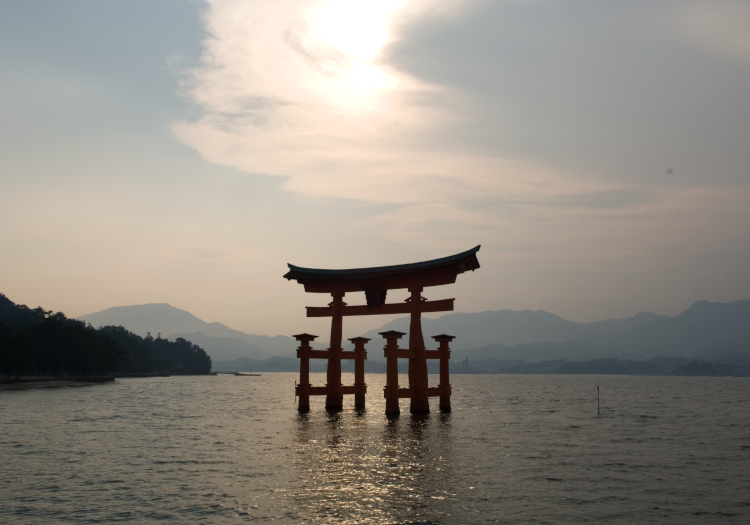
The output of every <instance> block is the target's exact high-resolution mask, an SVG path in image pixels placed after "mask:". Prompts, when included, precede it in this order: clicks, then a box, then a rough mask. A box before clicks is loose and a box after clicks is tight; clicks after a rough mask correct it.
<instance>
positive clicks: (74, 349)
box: [0, 294, 211, 376]
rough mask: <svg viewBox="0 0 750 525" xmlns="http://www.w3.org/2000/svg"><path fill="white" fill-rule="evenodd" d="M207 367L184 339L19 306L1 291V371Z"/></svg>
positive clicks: (189, 370) (194, 370) (188, 370)
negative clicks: (142, 335) (145, 334)
mask: <svg viewBox="0 0 750 525" xmlns="http://www.w3.org/2000/svg"><path fill="white" fill-rule="evenodd" d="M210 370H211V358H210V357H209V356H208V355H207V354H206V352H204V351H203V349H202V348H201V347H199V346H197V345H194V344H193V343H191V342H190V341H187V340H185V339H182V338H178V339H176V340H175V341H169V340H167V339H163V338H161V337H160V336H157V337H156V338H154V337H153V336H151V335H150V334H148V335H147V336H146V337H141V336H139V335H136V334H134V333H132V332H128V331H127V330H126V329H125V328H123V327H121V326H105V327H101V328H94V327H93V326H92V325H90V324H86V323H85V322H83V321H78V320H75V319H68V318H67V317H66V316H65V314H63V313H62V312H57V313H53V312H52V311H49V310H44V309H43V308H41V307H38V308H34V309H31V308H29V307H27V306H25V305H17V304H15V303H14V302H13V301H11V300H10V299H8V298H7V297H5V295H3V294H0V375H13V376H20V375H34V374H81V373H83V374H101V373H112V372H126V373H154V372H159V373H168V374H207V373H208V372H210Z"/></svg>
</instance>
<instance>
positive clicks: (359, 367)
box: [349, 337, 369, 408]
mask: <svg viewBox="0 0 750 525" xmlns="http://www.w3.org/2000/svg"><path fill="white" fill-rule="evenodd" d="M349 341H351V342H352V343H354V391H355V393H354V408H365V394H366V393H367V385H366V384H365V359H367V352H366V351H365V343H366V342H367V341H369V339H368V338H366V337H353V338H351V339H349Z"/></svg>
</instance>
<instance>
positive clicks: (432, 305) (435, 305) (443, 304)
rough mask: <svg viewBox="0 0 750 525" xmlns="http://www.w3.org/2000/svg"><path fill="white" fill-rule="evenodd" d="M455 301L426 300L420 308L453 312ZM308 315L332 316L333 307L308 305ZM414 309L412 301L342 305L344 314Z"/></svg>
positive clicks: (366, 313)
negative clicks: (376, 304) (369, 305)
mask: <svg viewBox="0 0 750 525" xmlns="http://www.w3.org/2000/svg"><path fill="white" fill-rule="evenodd" d="M453 301H455V299H441V300H439V301H424V302H423V303H420V305H419V310H420V311H421V312H422V313H425V312H452V311H453ZM305 308H307V317H332V316H333V308H332V307H331V306H306V307H305ZM411 311H412V306H411V303H393V304H381V305H380V306H373V307H372V308H370V307H368V306H367V305H357V306H343V307H341V315H342V316H351V315H382V314H409V313H411Z"/></svg>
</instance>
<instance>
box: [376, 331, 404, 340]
mask: <svg viewBox="0 0 750 525" xmlns="http://www.w3.org/2000/svg"><path fill="white" fill-rule="evenodd" d="M380 335H382V336H383V338H384V339H401V338H402V337H403V336H405V335H406V332H397V331H396V330H388V331H387V332H380Z"/></svg>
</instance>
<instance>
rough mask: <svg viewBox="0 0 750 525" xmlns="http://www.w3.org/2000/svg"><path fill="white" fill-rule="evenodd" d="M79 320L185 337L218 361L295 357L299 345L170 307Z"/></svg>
mask: <svg viewBox="0 0 750 525" xmlns="http://www.w3.org/2000/svg"><path fill="white" fill-rule="evenodd" d="M78 319H80V320H82V321H86V322H88V323H91V324H92V325H94V326H106V325H121V326H124V327H125V328H127V329H128V330H130V331H131V332H134V333H136V334H138V335H140V336H142V337H143V336H145V335H146V334H147V333H149V332H150V333H151V334H152V335H156V334H158V333H161V335H162V337H165V338H170V339H172V338H177V337H184V338H185V339H187V340H188V341H192V342H193V343H195V344H197V345H198V346H200V347H202V348H203V349H204V350H206V352H207V353H208V355H210V356H211V358H212V359H214V360H220V361H222V360H232V359H236V358H238V357H250V358H252V359H266V358H269V357H272V356H275V355H294V351H295V349H296V348H297V342H296V341H295V340H294V339H292V338H291V337H287V336H283V335H277V336H275V337H269V336H266V335H254V334H246V333H245V332H240V331H239V330H233V329H232V328H229V327H228V326H226V325H223V324H221V323H207V322H206V321H203V320H201V319H199V318H197V317H196V316H194V315H193V314H191V313H190V312H187V311H185V310H180V309H179V308H175V307H174V306H171V305H169V304H166V303H151V304H138V305H131V306H115V307H113V308H107V309H106V310H102V311H100V312H96V313H93V314H88V315H82V316H81V317H79V318H78Z"/></svg>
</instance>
